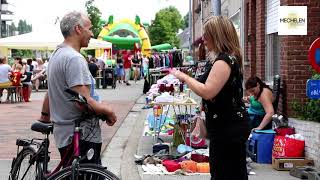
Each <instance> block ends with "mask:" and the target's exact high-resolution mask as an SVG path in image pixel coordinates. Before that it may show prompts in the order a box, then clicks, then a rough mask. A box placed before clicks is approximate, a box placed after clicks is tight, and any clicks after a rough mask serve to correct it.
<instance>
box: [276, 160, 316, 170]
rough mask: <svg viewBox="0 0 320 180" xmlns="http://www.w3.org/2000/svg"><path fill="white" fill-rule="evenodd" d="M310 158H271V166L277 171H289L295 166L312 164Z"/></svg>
mask: <svg viewBox="0 0 320 180" xmlns="http://www.w3.org/2000/svg"><path fill="white" fill-rule="evenodd" d="M313 165H314V162H313V160H311V159H305V158H272V167H273V169H276V170H278V171H290V170H291V169H293V168H294V167H297V166H313Z"/></svg>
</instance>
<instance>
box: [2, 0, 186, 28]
mask: <svg viewBox="0 0 320 180" xmlns="http://www.w3.org/2000/svg"><path fill="white" fill-rule="evenodd" d="M85 2H86V0H8V3H10V4H12V5H13V10H14V13H15V15H14V23H15V25H16V26H17V25H18V21H19V20H20V19H25V20H26V21H27V23H28V24H32V26H33V30H36V29H39V28H41V29H42V28H44V27H50V26H52V25H53V24H54V22H55V20H56V18H57V17H60V18H61V17H62V16H63V15H64V14H66V13H67V12H69V11H73V10H77V11H83V12H85ZM94 4H95V5H96V6H97V7H98V8H99V9H100V11H101V12H102V19H105V20H107V19H108V17H109V15H113V16H114V20H115V21H117V20H120V19H122V18H132V20H134V18H135V15H139V16H140V19H141V22H143V23H144V22H148V23H150V22H151V20H152V19H154V17H155V14H156V12H158V11H159V10H160V9H162V8H165V7H168V6H170V5H172V6H175V7H176V8H177V9H178V10H179V11H180V14H181V15H182V16H185V15H186V14H187V12H188V11H189V0H95V2H94Z"/></svg>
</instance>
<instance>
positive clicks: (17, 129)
mask: <svg viewBox="0 0 320 180" xmlns="http://www.w3.org/2000/svg"><path fill="white" fill-rule="evenodd" d="M109 104H110V105H111V106H112V108H113V109H114V110H115V112H116V115H117V117H118V122H117V123H116V124H115V125H114V126H112V127H110V126H107V125H106V124H104V123H102V137H103V144H104V147H105V146H106V145H107V144H108V143H109V142H110V140H111V138H112V137H113V135H114V134H115V132H116V131H117V130H118V128H119V127H120V125H121V123H122V121H123V120H124V118H125V117H126V115H127V114H128V112H129V110H130V109H131V108H132V106H133V105H134V102H132V101H131V102H130V101H112V102H110V103H109ZM41 105H42V101H41V100H35V101H32V102H30V103H15V104H3V103H2V104H1V105H0V159H12V158H13V157H14V156H15V155H16V145H15V141H16V139H17V138H30V137H37V138H41V137H44V136H43V135H42V134H40V133H37V132H33V131H31V129H30V127H31V124H32V122H34V121H35V120H36V119H37V118H38V117H39V112H41V111H40V110H41ZM50 140H51V144H50V150H51V152H52V153H51V158H52V159H59V154H58V151H57V149H56V147H55V145H54V140H53V135H51V137H50Z"/></svg>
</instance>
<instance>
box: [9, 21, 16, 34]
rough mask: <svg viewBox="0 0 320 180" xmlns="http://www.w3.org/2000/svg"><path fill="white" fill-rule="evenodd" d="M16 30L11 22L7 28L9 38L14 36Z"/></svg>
mask: <svg viewBox="0 0 320 180" xmlns="http://www.w3.org/2000/svg"><path fill="white" fill-rule="evenodd" d="M16 30H17V28H16V25H14V23H13V22H12V23H11V25H10V26H9V36H14V35H15V32H16Z"/></svg>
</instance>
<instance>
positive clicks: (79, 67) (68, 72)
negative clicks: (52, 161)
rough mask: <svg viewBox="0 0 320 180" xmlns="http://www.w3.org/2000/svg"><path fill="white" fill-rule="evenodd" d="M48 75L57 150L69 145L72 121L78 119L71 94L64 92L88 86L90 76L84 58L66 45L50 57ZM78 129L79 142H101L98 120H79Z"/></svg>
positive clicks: (60, 46)
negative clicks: (79, 128)
mask: <svg viewBox="0 0 320 180" xmlns="http://www.w3.org/2000/svg"><path fill="white" fill-rule="evenodd" d="M47 75H48V95H49V106H50V114H51V119H52V120H53V122H54V128H53V134H54V138H55V142H56V145H57V147H58V148H62V147H65V146H67V145H68V144H70V143H71V142H72V136H73V132H74V126H75V124H74V121H75V120H76V119H79V118H80V116H81V112H80V111H79V109H78V108H77V107H76V106H75V104H74V102H70V101H69V99H70V97H71V95H69V94H68V93H66V92H65V89H66V88H71V87H74V86H77V85H88V86H90V85H91V84H92V77H91V74H90V71H89V68H88V64H87V62H86V60H85V59H84V57H83V56H82V55H81V54H80V53H78V52H77V51H75V50H74V49H73V48H72V47H70V46H67V45H65V44H61V45H59V46H58V48H57V50H56V51H55V52H54V53H53V55H52V57H51V58H50V61H49V66H48V74H47ZM88 88H89V87H88ZM81 127H82V128H83V129H82V136H81V139H83V140H86V141H90V142H95V143H101V129H100V125H99V122H98V121H96V120H85V121H82V122H81Z"/></svg>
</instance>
